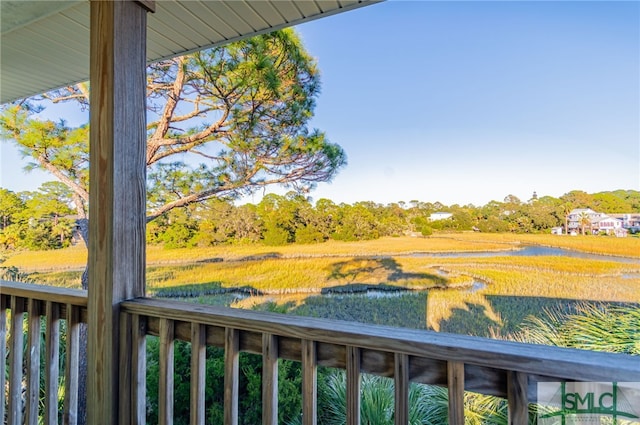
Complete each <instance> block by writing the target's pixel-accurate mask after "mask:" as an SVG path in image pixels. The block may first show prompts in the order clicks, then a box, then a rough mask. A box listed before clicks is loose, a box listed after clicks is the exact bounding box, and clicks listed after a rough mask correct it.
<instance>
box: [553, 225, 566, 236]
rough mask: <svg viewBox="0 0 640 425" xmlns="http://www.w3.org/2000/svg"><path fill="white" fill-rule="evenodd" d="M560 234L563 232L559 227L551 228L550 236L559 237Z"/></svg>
mask: <svg viewBox="0 0 640 425" xmlns="http://www.w3.org/2000/svg"><path fill="white" fill-rule="evenodd" d="M562 233H563V231H562V227H561V226H559V227H552V228H551V234H552V235H561V234H562Z"/></svg>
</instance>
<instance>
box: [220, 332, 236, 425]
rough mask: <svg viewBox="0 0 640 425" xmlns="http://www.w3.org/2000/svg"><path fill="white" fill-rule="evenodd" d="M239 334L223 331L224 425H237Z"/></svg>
mask: <svg viewBox="0 0 640 425" xmlns="http://www.w3.org/2000/svg"><path fill="white" fill-rule="evenodd" d="M239 352H240V332H238V330H237V329H231V328H226V329H225V331H224V423H225V425H238V397H239V392H238V382H239V380H240V372H239Z"/></svg>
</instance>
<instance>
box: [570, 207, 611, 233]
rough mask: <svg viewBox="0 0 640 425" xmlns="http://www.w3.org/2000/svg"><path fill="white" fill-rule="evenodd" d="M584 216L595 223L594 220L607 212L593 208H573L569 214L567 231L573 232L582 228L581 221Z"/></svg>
mask: <svg viewBox="0 0 640 425" xmlns="http://www.w3.org/2000/svg"><path fill="white" fill-rule="evenodd" d="M584 216H586V217H588V218H589V222H590V223H593V221H594V220H598V219H600V218H602V217H603V216H605V214H603V213H599V212H595V211H594V210H592V209H591V208H576V209H573V210H571V212H570V213H569V215H568V216H567V224H568V227H569V229H568V230H567V233H572V232H576V233H578V232H579V231H580V230H581V229H582V223H580V221H581V220H582V218H583V217H584ZM588 227H589V226H588Z"/></svg>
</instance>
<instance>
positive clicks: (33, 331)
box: [25, 299, 41, 425]
mask: <svg viewBox="0 0 640 425" xmlns="http://www.w3.org/2000/svg"><path fill="white" fill-rule="evenodd" d="M28 313H29V314H28V321H29V333H28V335H29V346H28V348H27V350H28V351H27V353H28V355H27V407H26V415H27V416H26V418H25V419H26V420H25V424H28V425H37V424H38V405H39V403H38V402H39V398H40V357H41V353H40V318H41V315H40V303H39V301H38V300H35V299H29V307H28Z"/></svg>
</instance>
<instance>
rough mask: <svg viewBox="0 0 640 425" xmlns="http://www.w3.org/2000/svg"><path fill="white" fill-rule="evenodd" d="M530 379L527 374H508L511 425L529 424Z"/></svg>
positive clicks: (509, 372)
mask: <svg viewBox="0 0 640 425" xmlns="http://www.w3.org/2000/svg"><path fill="white" fill-rule="evenodd" d="M528 378H529V377H528V375H527V374H526V373H521V372H514V371H511V370H510V371H508V372H507V401H508V403H509V425H527V424H528V423H529V399H528V395H527V390H528V388H527V386H528Z"/></svg>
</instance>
